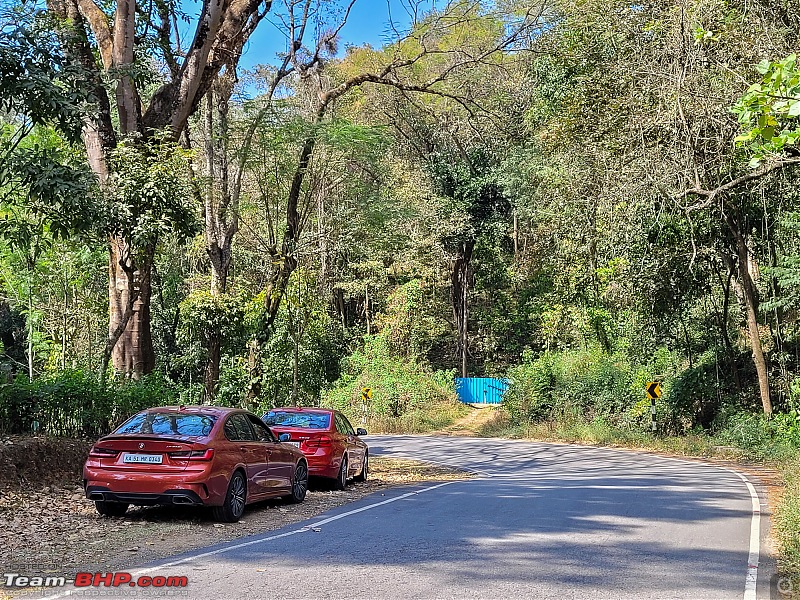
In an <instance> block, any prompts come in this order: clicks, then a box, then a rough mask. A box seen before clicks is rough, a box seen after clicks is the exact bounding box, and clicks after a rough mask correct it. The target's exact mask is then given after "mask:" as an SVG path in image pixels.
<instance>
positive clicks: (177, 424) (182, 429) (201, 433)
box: [114, 412, 217, 437]
mask: <svg viewBox="0 0 800 600" xmlns="http://www.w3.org/2000/svg"><path fill="white" fill-rule="evenodd" d="M216 420H217V419H216V417H214V416H211V415H192V414H186V413H178V412H174V413H173V412H143V413H139V414H138V415H136V416H134V417H132V418H131V419H129V420H128V421H126V422H125V423H123V424H122V425H121V426H120V427H119V428H118V429H117V430H116V431H115V432H114V433H115V434H131V433H132V434H144V435H181V436H189V437H205V436H207V435H208V434H209V433H211V428H212V427H214V423H215V422H216Z"/></svg>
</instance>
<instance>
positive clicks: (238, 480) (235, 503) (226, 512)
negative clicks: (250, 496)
mask: <svg viewBox="0 0 800 600" xmlns="http://www.w3.org/2000/svg"><path fill="white" fill-rule="evenodd" d="M246 503H247V482H246V481H245V479H244V475H242V473H241V471H236V472H235V473H234V474H233V477H231V482H230V483H229V484H228V493H227V494H225V503H224V504H223V505H222V506H215V507H214V518H215V519H216V520H217V521H222V522H224V523H236V521H238V520H239V519H241V518H242V514H244V507H245V504H246Z"/></svg>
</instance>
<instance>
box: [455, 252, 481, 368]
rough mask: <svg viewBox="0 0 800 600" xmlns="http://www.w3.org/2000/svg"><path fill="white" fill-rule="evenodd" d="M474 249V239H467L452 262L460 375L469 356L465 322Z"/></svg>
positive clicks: (467, 314)
mask: <svg viewBox="0 0 800 600" xmlns="http://www.w3.org/2000/svg"><path fill="white" fill-rule="evenodd" d="M474 249H475V240H467V241H465V242H463V243H462V245H461V248H460V250H459V252H458V255H457V256H456V260H455V262H454V263H453V272H452V275H451V279H452V281H451V283H452V292H451V296H450V298H451V303H452V305H453V321H454V322H455V326H456V331H457V339H458V341H457V347H458V353H457V354H458V356H459V358H460V362H461V376H462V377H466V376H467V366H468V365H467V363H468V356H469V335H468V330H467V329H468V328H467V322H468V318H469V270H470V262H471V261H472V251H473V250H474Z"/></svg>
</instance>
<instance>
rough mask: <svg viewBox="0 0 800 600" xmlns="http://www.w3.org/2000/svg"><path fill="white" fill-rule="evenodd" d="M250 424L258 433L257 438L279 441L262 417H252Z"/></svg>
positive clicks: (262, 440)
mask: <svg viewBox="0 0 800 600" xmlns="http://www.w3.org/2000/svg"><path fill="white" fill-rule="evenodd" d="M248 417H249V419H250V425H252V426H253V429H254V430H255V433H256V439H257V440H259V441H261V442H277V441H278V440H277V439H275V436H274V435H272V432H271V431H270V430H269V428H268V427H267V426H266V425H264V423H262V422H261V420H260V419H258V418H257V417H250V416H248Z"/></svg>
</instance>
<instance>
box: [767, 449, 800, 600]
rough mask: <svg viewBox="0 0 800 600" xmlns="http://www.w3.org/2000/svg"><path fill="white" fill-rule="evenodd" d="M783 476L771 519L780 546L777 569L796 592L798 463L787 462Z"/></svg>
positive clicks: (799, 565)
mask: <svg viewBox="0 0 800 600" xmlns="http://www.w3.org/2000/svg"><path fill="white" fill-rule="evenodd" d="M784 474H785V481H786V488H785V489H784V493H783V497H782V498H781V501H780V503H779V504H778V507H777V509H776V510H775V514H774V516H773V519H774V522H775V531H776V532H777V536H776V537H777V538H778V543H779V546H780V561H779V564H778V567H779V569H780V571H781V572H782V573H783V574H784V575H787V576H788V577H790V578H791V581H792V584H793V589H795V590H796V589H797V586H798V585H800V461H798V460H797V459H795V460H794V461H792V462H789V463H788V464H787V466H786V468H785V470H784Z"/></svg>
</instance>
